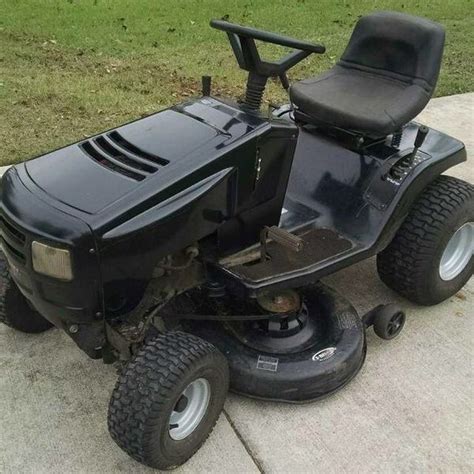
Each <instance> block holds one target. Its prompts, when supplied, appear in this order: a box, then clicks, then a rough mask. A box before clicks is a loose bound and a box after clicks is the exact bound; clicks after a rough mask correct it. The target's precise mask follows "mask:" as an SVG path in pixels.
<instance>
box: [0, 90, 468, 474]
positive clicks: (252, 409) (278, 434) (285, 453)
mask: <svg viewBox="0 0 474 474" xmlns="http://www.w3.org/2000/svg"><path fill="white" fill-rule="evenodd" d="M473 115H474V94H464V95H459V96H452V97H446V98H440V99H434V100H433V101H431V103H430V105H429V106H428V108H427V109H426V110H425V111H424V112H423V113H422V115H421V116H420V121H422V122H423V123H426V124H428V125H430V126H432V127H434V128H437V129H439V130H442V131H445V132H447V133H449V134H451V135H453V136H455V137H457V138H460V139H461V140H463V141H464V142H465V143H466V146H467V148H468V150H474V130H473V123H474V116H473ZM450 174H453V175H455V176H458V177H460V178H463V179H466V180H468V181H470V182H471V183H472V182H474V166H473V161H472V159H471V160H470V161H468V162H467V163H465V164H462V165H460V166H458V167H456V168H454V169H453V170H451V171H450ZM327 282H328V283H330V284H332V285H334V286H335V287H336V288H339V289H342V290H343V291H344V293H345V294H346V295H347V296H348V297H349V299H351V300H352V301H353V302H354V303H355V305H356V307H357V308H358V309H359V310H360V311H361V313H362V312H364V311H366V310H368V309H370V308H371V307H373V306H374V305H376V304H379V303H384V302H390V301H398V302H400V303H401V304H402V305H403V306H404V307H405V308H406V310H407V314H408V320H407V324H406V326H405V330H404V331H403V333H402V334H401V335H400V337H399V338H398V339H396V340H394V341H391V342H385V341H382V340H381V339H378V338H377V337H376V336H375V335H374V334H373V332H372V331H371V330H370V331H369V332H368V356H367V361H366V364H365V366H364V368H363V369H362V371H361V372H360V374H359V375H358V377H357V378H356V379H355V380H354V381H353V382H351V383H350V384H349V385H348V386H347V387H346V388H344V389H343V390H342V391H340V392H338V393H337V394H336V395H334V396H332V397H330V398H328V399H326V400H324V401H321V402H318V403H313V404H308V405H301V406H292V405H284V404H275V403H264V402H258V401H254V400H249V399H245V398H242V397H238V396H234V395H229V399H228V401H227V403H226V407H225V413H224V414H223V415H222V416H221V418H220V420H219V422H218V424H217V427H216V429H215V431H214V432H213V434H212V435H211V436H210V438H209V440H208V441H207V443H206V444H205V445H204V447H203V448H202V449H201V450H200V451H199V452H198V453H197V454H196V456H194V458H193V459H191V460H190V461H189V462H188V463H187V464H186V465H185V466H183V467H182V468H180V469H178V471H176V472H182V473H185V472H206V473H223V472H225V473H234V472H235V473H252V472H259V471H260V472H272V473H280V472H281V473H295V472H298V473H299V472H301V473H307V472H325V473H332V472H334V473H336V472H364V473H365V472H413V471H421V472H473V471H474V455H473V453H474V451H473V438H474V433H473V431H474V430H473V427H474V421H473V413H472V408H473V401H474V397H473V390H474V389H473V387H474V384H473V377H472V361H473V352H472V343H473V339H474V338H473V336H474V331H473V328H474V323H473V321H474V320H473V316H474V279H471V281H470V282H469V284H468V285H467V286H466V287H465V288H464V289H463V290H462V291H461V292H459V293H458V294H457V295H456V296H455V297H453V298H452V299H451V300H449V301H447V302H445V303H443V304H441V305H439V306H436V307H433V308H419V307H416V306H414V305H411V304H410V303H408V302H407V301H405V300H403V299H401V298H399V297H398V296H397V295H396V294H394V293H393V292H391V291H390V290H388V289H387V288H385V287H384V285H383V284H382V283H381V282H380V281H379V280H378V278H377V275H376V272H375V265H374V261H373V260H369V261H365V262H363V263H361V264H359V265H356V266H354V267H351V268H349V269H347V270H344V271H341V272H339V273H338V274H336V275H333V276H332V277H331V278H328V279H327ZM115 379H116V374H115V373H114V369H113V368H112V367H110V366H104V365H103V364H102V363H101V362H98V361H91V360H89V359H88V358H87V357H86V356H85V355H84V354H82V353H81V352H80V351H79V350H78V349H77V348H76V346H75V345H74V343H73V342H72V341H71V340H70V339H69V338H68V337H67V336H66V335H65V334H63V333H61V332H59V331H57V330H53V331H49V332H47V333H45V334H42V335H39V336H28V335H24V334H21V333H17V332H14V331H12V330H10V329H8V328H7V327H3V326H2V327H0V472H4V473H18V472H22V473H26V472H34V473H39V472H53V473H56V472H58V473H59V472H61V473H63V472H68V473H72V472H81V473H94V472H97V473H106V472H134V473H138V472H147V471H150V472H151V469H147V468H145V467H143V466H141V465H139V464H137V463H136V462H134V461H132V460H131V459H130V458H128V457H127V456H126V455H125V454H124V453H123V452H122V451H121V450H120V449H119V448H118V447H117V446H116V445H115V444H114V443H113V441H112V440H111V438H110V437H109V435H108V433H107V428H106V412H107V404H108V399H109V395H110V393H111V390H112V387H113V385H114V383H115Z"/></svg>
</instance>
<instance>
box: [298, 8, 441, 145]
mask: <svg viewBox="0 0 474 474" xmlns="http://www.w3.org/2000/svg"><path fill="white" fill-rule="evenodd" d="M443 47H444V29H443V27H442V26H441V25H439V24H437V23H434V22H432V21H429V20H425V19H423V18H418V17H414V16H410V15H404V14H402V13H395V12H377V13H373V14H370V15H367V16H364V17H362V18H361V19H360V20H359V21H358V22H357V25H356V27H355V29H354V31H353V33H352V36H351V39H350V41H349V44H348V46H347V48H346V50H345V51H344V54H343V55H342V57H341V59H340V60H339V61H338V63H337V64H336V65H335V66H334V67H333V68H332V69H330V70H329V71H327V72H326V73H324V74H322V75H321V76H318V77H314V78H311V79H306V80H303V81H300V82H297V83H295V84H294V85H292V87H291V89H290V98H291V101H292V102H293V104H294V106H295V116H296V117H297V118H298V119H300V120H303V121H310V122H313V123H316V124H319V125H323V126H329V127H337V128H342V129H345V130H349V131H353V132H356V133H359V134H362V135H367V136H375V137H382V136H386V135H389V134H391V133H393V132H396V131H398V130H399V129H400V128H401V127H402V126H403V125H404V124H406V123H407V122H409V121H410V120H412V119H413V118H414V117H415V116H416V115H417V114H418V113H419V112H421V110H423V108H424V107H425V105H426V104H427V102H428V100H429V99H430V98H431V96H432V94H433V91H434V88H435V86H436V81H437V79H438V74H439V69H440V65H441V57H442V54H443Z"/></svg>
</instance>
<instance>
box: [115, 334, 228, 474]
mask: <svg viewBox="0 0 474 474" xmlns="http://www.w3.org/2000/svg"><path fill="white" fill-rule="evenodd" d="M228 386H229V374H228V367H227V361H226V359H225V357H224V356H223V355H222V354H221V353H220V352H219V351H218V350H217V349H216V348H215V347H214V346H213V345H212V344H210V343H208V342H206V341H204V340H202V339H200V338H198V337H196V336H193V335H191V334H187V333H184V332H169V333H166V334H162V335H160V336H158V337H156V338H154V339H152V340H150V341H148V342H146V343H145V344H144V345H143V346H142V348H141V349H140V350H139V351H138V352H137V354H136V355H135V356H134V357H133V358H132V359H131V360H130V361H129V362H128V364H127V365H126V366H125V368H124V370H123V371H122V373H121V375H120V377H119V380H118V381H117V384H116V386H115V388H114V391H113V393H112V398H111V400H110V405H109V415H108V425H109V432H110V434H111V436H112V438H113V439H114V441H115V442H116V443H117V444H118V445H119V446H120V447H121V448H122V449H123V450H124V451H125V452H126V453H127V454H129V455H130V456H131V457H132V458H134V459H135V460H136V461H138V462H140V463H142V464H145V465H147V466H150V467H153V468H157V469H171V468H173V467H176V466H179V465H180V464H183V463H184V462H186V461H187V460H188V459H189V458H190V457H191V456H192V455H193V454H194V453H195V452H196V451H197V450H198V449H199V448H200V447H201V445H202V444H203V443H204V441H205V440H206V439H207V437H208V436H209V434H210V432H211V431H212V429H213V428H214V425H215V424H216V422H217V419H218V417H219V414H220V412H221V411H222V408H223V406H224V401H225V399H226V395H227V390H228Z"/></svg>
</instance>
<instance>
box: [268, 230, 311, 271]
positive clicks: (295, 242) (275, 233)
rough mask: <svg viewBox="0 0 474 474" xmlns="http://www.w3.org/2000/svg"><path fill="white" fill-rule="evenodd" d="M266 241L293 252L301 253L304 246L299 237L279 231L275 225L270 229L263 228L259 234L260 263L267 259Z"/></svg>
mask: <svg viewBox="0 0 474 474" xmlns="http://www.w3.org/2000/svg"><path fill="white" fill-rule="evenodd" d="M267 239H271V240H273V241H275V242H277V243H278V244H280V245H282V246H283V247H286V248H287V249H290V250H292V251H293V252H301V250H303V246H304V241H303V239H302V238H301V237H298V236H297V235H295V234H292V233H290V232H288V231H286V230H284V229H281V228H280V227H278V226H276V225H274V226H272V227H267V226H265V227H264V228H263V230H262V232H261V233H260V260H261V261H262V262H265V260H267V259H268V254H267Z"/></svg>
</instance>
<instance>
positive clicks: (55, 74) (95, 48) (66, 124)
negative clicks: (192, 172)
mask: <svg viewBox="0 0 474 474" xmlns="http://www.w3.org/2000/svg"><path fill="white" fill-rule="evenodd" d="M473 7H474V2H473V1H472V0H430V1H426V0H417V1H411V0H399V1H395V0H380V1H376V0H357V1H351V0H346V1H343V0H332V1H331V0H320V1H315V0H306V1H305V0H284V1H283V0H233V1H232V2H227V1H225V0H168V1H164V0H0V12H1V13H0V45H1V48H0V117H1V121H0V143H1V147H0V164H8V163H13V162H18V161H21V160H24V159H27V158H29V157H31V156H33V155H35V154H39V153H42V152H45V151H47V150H48V149H50V148H53V147H58V146H61V145H64V144H66V143H68V142H70V141H74V140H78V139H81V138H83V137H84V136H87V135H90V134H92V133H96V132H99V131H101V130H103V129H106V128H110V127H113V126H115V125H118V124H120V123H122V122H124V121H127V120H130V119H133V118H136V117H139V116H140V115H143V114H149V113H151V112H153V111H155V110H158V109H160V108H162V107H164V106H168V105H170V104H172V103H174V102H177V101H179V100H182V99H183V98H185V97H188V96H192V95H196V94H198V93H199V88H200V86H199V84H200V77H201V75H203V74H211V75H213V77H214V81H213V88H214V92H215V93H216V94H217V95H229V96H234V97H235V96H238V95H240V94H241V93H242V89H243V84H244V77H245V76H244V74H243V72H242V71H240V70H239V69H238V68H237V65H236V63H235V59H234V57H233V55H232V52H231V49H230V47H229V45H228V43H227V38H226V35H225V34H223V33H221V32H218V31H216V30H213V29H211V28H210V27H209V26H208V23H209V19H211V18H221V17H224V16H226V17H227V16H228V17H229V19H230V21H234V22H237V23H241V24H246V25H253V26H256V27H259V28H263V29H268V30H271V31H276V32H280V33H284V34H287V35H290V36H294V37H296V38H301V39H306V40H311V41H315V42H322V43H324V44H325V45H326V47H327V52H326V54H325V55H322V56H316V55H313V56H312V57H310V58H309V59H307V60H306V61H304V62H303V63H302V64H301V65H300V66H298V67H296V68H295V69H294V70H292V71H291V72H290V76H291V77H292V78H293V79H298V78H302V77H304V76H308V75H313V74H316V73H318V72H320V71H323V70H325V69H327V68H329V67H330V66H331V65H332V64H333V63H334V62H335V61H336V60H337V58H338V57H339V55H340V54H341V52H342V50H343V48H344V46H345V44H346V43H347V40H348V38H349V35H350V32H351V30H352V27H353V25H354V23H355V22H356V20H357V18H358V16H359V15H363V14H364V13H367V12H370V11H373V10H377V9H378V10H380V9H387V10H398V11H405V12H408V13H413V14H418V15H421V16H426V17H429V18H431V19H433V20H437V21H439V22H440V23H442V24H443V25H444V26H445V27H446V29H447V44H446V48H445V56H444V62H443V68H442V72H441V77H440V80H439V83H438V88H437V95H449V94H456V93H460V92H467V91H473V90H474V72H473V66H472V58H473V56H474V41H473V38H474V33H473V31H474V29H473V26H474V24H473V23H474V22H473V15H472V12H473V10H474V8H473ZM264 51H265V53H266V54H269V55H271V56H275V55H278V54H279V53H280V51H279V50H278V49H277V48H276V47H266V48H265V49H264ZM427 54H428V52H427ZM267 97H269V98H271V99H272V100H275V99H277V100H281V99H283V98H284V96H283V94H282V92H281V91H280V89H279V88H278V87H277V86H276V85H272V86H271V87H270V89H269V92H268V94H267Z"/></svg>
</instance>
